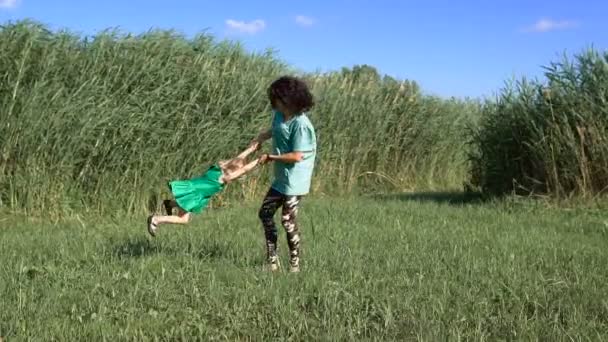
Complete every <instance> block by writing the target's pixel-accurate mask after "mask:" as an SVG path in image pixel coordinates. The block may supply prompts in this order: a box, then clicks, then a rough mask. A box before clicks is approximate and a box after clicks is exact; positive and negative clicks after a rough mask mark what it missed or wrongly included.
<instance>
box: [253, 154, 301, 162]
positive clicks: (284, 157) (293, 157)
mask: <svg viewBox="0 0 608 342" xmlns="http://www.w3.org/2000/svg"><path fill="white" fill-rule="evenodd" d="M302 159H304V153H302V152H299V151H296V152H289V153H285V154H281V155H276V154H266V155H265V157H263V158H262V162H269V161H280V162H283V163H290V164H293V163H297V162H301V161H302Z"/></svg>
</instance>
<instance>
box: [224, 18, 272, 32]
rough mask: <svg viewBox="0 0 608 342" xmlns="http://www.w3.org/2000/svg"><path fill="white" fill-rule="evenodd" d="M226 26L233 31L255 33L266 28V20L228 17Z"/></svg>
mask: <svg viewBox="0 0 608 342" xmlns="http://www.w3.org/2000/svg"><path fill="white" fill-rule="evenodd" d="M226 26H227V27H228V29H229V30H230V31H233V32H238V33H247V34H256V33H258V32H260V31H262V30H264V29H265V28H266V22H265V21H264V20H261V19H257V20H253V21H250V22H245V21H239V20H233V19H228V20H226Z"/></svg>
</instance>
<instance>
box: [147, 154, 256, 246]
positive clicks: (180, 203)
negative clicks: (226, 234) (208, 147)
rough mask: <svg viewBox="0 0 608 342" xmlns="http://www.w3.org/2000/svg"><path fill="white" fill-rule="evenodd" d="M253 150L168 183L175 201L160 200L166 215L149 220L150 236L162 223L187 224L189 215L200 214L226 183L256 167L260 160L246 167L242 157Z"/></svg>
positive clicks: (151, 217) (149, 218) (154, 234)
mask: <svg viewBox="0 0 608 342" xmlns="http://www.w3.org/2000/svg"><path fill="white" fill-rule="evenodd" d="M255 150H257V146H253V145H251V146H249V147H248V148H247V149H246V150H245V151H243V152H242V153H241V154H239V155H238V156H237V157H236V158H233V159H229V160H220V161H219V162H217V163H216V164H214V165H212V166H211V167H209V169H207V171H206V172H205V173H203V174H202V175H201V176H199V177H195V178H192V179H187V180H174V181H172V182H169V189H171V193H172V194H173V198H174V199H173V200H165V201H163V205H164V207H165V211H166V212H167V215H168V216H153V215H152V216H149V217H148V232H149V233H150V235H152V236H156V231H157V230H158V226H159V225H161V224H164V223H174V224H187V223H188V222H190V219H191V214H192V213H200V212H201V211H203V209H205V208H206V207H207V204H208V203H209V201H210V200H211V198H212V197H213V196H214V195H216V194H217V193H219V192H220V191H222V190H223V189H224V187H225V185H226V184H228V183H230V182H231V181H233V180H235V179H237V178H239V177H241V176H242V175H244V174H245V173H247V172H249V171H251V170H252V169H253V168H255V167H256V166H257V165H258V164H259V162H260V158H257V159H255V160H253V161H251V162H250V163H249V164H245V158H246V157H247V156H248V155H249V154H251V153H252V152H254V151H255ZM173 208H177V210H178V215H177V216H171V214H172V211H173Z"/></svg>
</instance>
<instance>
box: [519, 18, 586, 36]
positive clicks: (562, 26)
mask: <svg viewBox="0 0 608 342" xmlns="http://www.w3.org/2000/svg"><path fill="white" fill-rule="evenodd" d="M578 26H579V23H578V22H577V21H574V20H552V19H547V18H543V19H540V20H538V21H537V22H536V23H535V24H534V25H532V26H529V27H526V28H524V29H523V31H524V32H536V33H544V32H549V31H556V30H569V29H574V28H577V27H578Z"/></svg>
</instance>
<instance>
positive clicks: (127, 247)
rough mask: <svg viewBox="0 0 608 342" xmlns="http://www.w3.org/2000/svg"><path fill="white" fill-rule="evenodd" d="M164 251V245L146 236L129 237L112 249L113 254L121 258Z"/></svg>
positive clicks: (138, 256) (143, 255)
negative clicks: (151, 240) (153, 241)
mask: <svg viewBox="0 0 608 342" xmlns="http://www.w3.org/2000/svg"><path fill="white" fill-rule="evenodd" d="M161 253H163V247H161V246H160V245H158V244H155V243H152V242H150V240H148V239H145V238H137V239H129V240H127V241H124V242H122V243H120V244H118V245H116V246H114V248H113V249H112V256H116V257H119V258H140V257H145V256H149V255H155V254H161Z"/></svg>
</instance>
